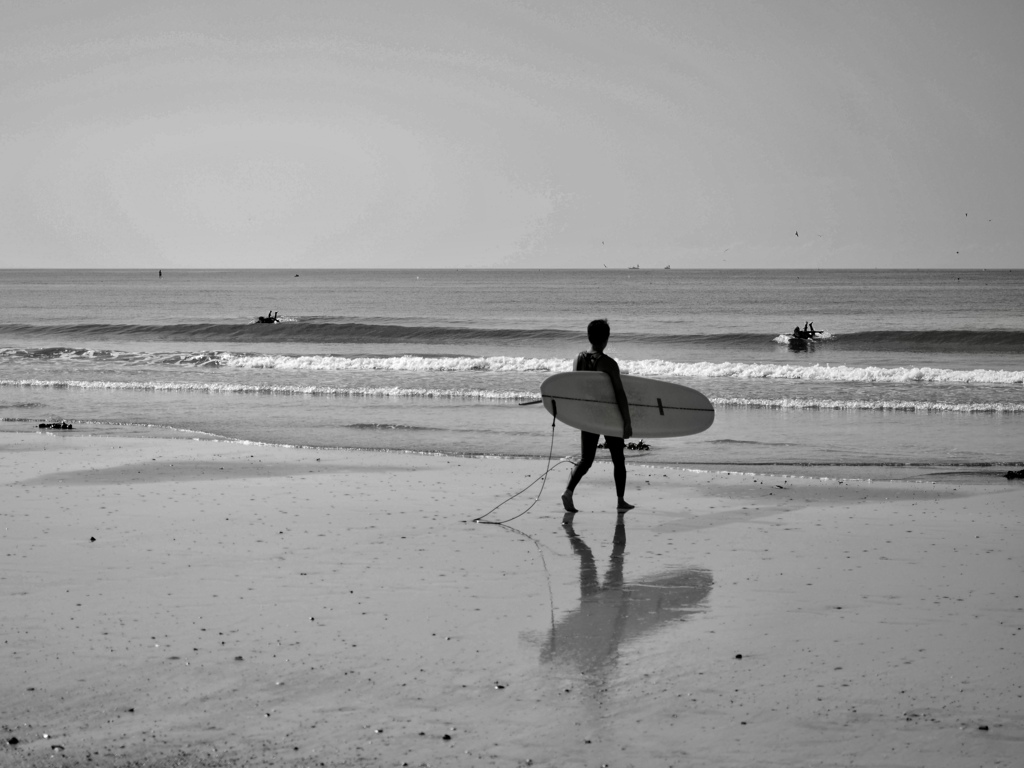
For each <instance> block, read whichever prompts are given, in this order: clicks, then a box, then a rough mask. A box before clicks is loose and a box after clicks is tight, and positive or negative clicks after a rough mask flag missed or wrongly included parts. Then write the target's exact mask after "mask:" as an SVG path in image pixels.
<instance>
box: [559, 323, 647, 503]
mask: <svg viewBox="0 0 1024 768" xmlns="http://www.w3.org/2000/svg"><path fill="white" fill-rule="evenodd" d="M609 336H611V328H609V326H608V321H607V320H594V321H593V322H592V323H591V324H590V325H588V326H587V338H588V339H589V340H590V349H589V350H587V351H586V352H580V353H579V354H578V355H577V356H576V368H575V369H576V370H577V371H603V372H604V373H607V374H608V377H609V378H610V379H611V380H612V389H613V390H614V392H615V400H616V402H617V403H618V405H619V413H621V414H622V426H623V429H622V436H621V437H620V436H618V435H605V438H604V443H605V446H606V447H607V448H608V452H609V453H610V454H611V456H612V465H613V467H614V473H613V474H614V477H615V494H616V496H618V504H617V505H616V509H617V510H618V511H619V512H620V513H622V512H626V511H628V510H630V509H633V505H632V504H630V503H628V502H627V501H626V499H625V498H624V497H625V493H626V457H625V456H624V455H623V448H624V447H625V442H626V440H628V439H629V438H630V436H632V434H633V424H632V422H631V421H630V418H629V402H628V401H627V400H626V392H625V391H624V390H623V389H622V378H621V377H620V375H619V364H618V363H616V362H615V361H614V360H613V359H612V358H610V357H608V355H606V354H605V353H604V348H605V347H606V346H608V337H609ZM598 439H599V435H595V434H594V433H593V432H580V463H579V464H577V465H576V469H574V470H573V472H572V475H571V476H570V477H569V485H568V486H567V487H566V489H565V493H563V494H562V506H563V507H565V513H566V514H565V516H564V517H563V518H562V522H563V523H567V522H572V515H574V514H575V513H576V512H577V511H578V510H577V509H576V507H575V506H574V505H573V503H572V493H573V491H574V490H576V486H577V485H579V482H580V480H582V479H583V476H584V475H585V474H587V471H588V470H589V469H590V467H591V465H592V464H593V463H594V457H595V456H596V455H597V441H598Z"/></svg>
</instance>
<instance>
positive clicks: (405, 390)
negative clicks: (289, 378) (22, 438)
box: [0, 379, 537, 400]
mask: <svg viewBox="0 0 1024 768" xmlns="http://www.w3.org/2000/svg"><path fill="white" fill-rule="evenodd" d="M0 386H2V387H26V388H41V389H82V390H116V391H121V392H191V393H196V394H240V395H320V396H327V397H381V398H426V399H436V400H524V399H530V398H535V397H536V396H537V393H535V392H516V391H498V390H486V389H431V388H427V387H324V386H308V387H303V386H271V385H264V384H225V383H216V382H172V381H73V380H67V381H58V380H42V379H22V380H13V379H0Z"/></svg>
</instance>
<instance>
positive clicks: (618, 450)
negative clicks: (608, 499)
mask: <svg viewBox="0 0 1024 768" xmlns="http://www.w3.org/2000/svg"><path fill="white" fill-rule="evenodd" d="M604 444H605V445H606V446H608V452H609V453H610V454H611V456H612V466H613V467H614V470H613V474H614V477H615V496H616V497H617V499H618V501H617V503H616V506H615V508H616V509H617V510H618V511H619V512H625V511H627V510H630V509H633V508H634V507H633V505H632V504H630V503H629V502H628V501H626V498H625V496H626V456H625V451H624V448H625V441H624V440H623V439H622V438H621V437H605V439H604Z"/></svg>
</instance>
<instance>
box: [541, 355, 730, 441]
mask: <svg viewBox="0 0 1024 768" xmlns="http://www.w3.org/2000/svg"><path fill="white" fill-rule="evenodd" d="M622 388H623V389H624V390H625V392H626V400H628V401H629V418H630V421H632V423H633V437H683V436H684V435H695V434H697V433H698V432H703V431H704V430H705V429H707V428H708V427H710V426H711V425H712V423H714V421H715V408H714V406H713V405H711V401H710V400H708V399H707V398H706V397H705V396H704V395H702V394H701V393H700V392H698V391H697V390H695V389H690V388H689V387H684V386H682V385H681V384H670V383H669V382H667V381H658V380H657V379H647V378H644V377H642V376H623V377H622ZM540 394H541V398H542V399H543V402H544V407H545V408H546V409H547V411H548V413H550V414H551V415H553V416H554V417H555V418H556V419H558V420H559V421H561V422H563V423H565V424H568V425H569V426H570V427H575V428H576V429H580V430H583V431H584V432H594V433H596V434H599V435H606V436H607V435H612V436H616V437H620V436H621V435H622V414H620V413H619V407H618V405H617V404H616V403H615V392H614V391H613V390H612V380H611V378H609V376H608V374H607V373H603V372H601V371H572V372H570V373H556V374H555V375H554V376H549V377H548V378H547V379H545V380H544V382H543V383H542V384H541V385H540Z"/></svg>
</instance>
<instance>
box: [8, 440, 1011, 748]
mask: <svg viewBox="0 0 1024 768" xmlns="http://www.w3.org/2000/svg"><path fill="white" fill-rule="evenodd" d="M630 460H631V461H634V462H642V457H630ZM0 468H2V475H0V514H2V521H0V522H2V524H0V527H2V534H3V537H2V547H0V610H2V625H0V637H2V641H0V691H2V695H0V736H2V740H3V741H2V743H0V765H5V766H6V765H11V766H29V765H40V764H46V765H99V766H108V765H109V766H127V765H138V766H220V765H257V766H264V765H266V766H271V765H273V766H293V765H296V766H307V765H308V766H317V765H358V766H377V765H381V766H400V765H406V764H407V765H410V766H418V765H434V766H440V765H443V766H521V765H527V764H530V763H531V761H532V764H533V765H552V766H555V765H557V766H595V767H596V766H601V765H609V766H752V765H758V766H851V765H853V766H958V767H959V766H975V765H976V766H995V765H1007V766H1011V765H1013V766H1020V765H1024V757H1022V755H1024V578H1022V576H1024V574H1022V565H1024V559H1022V546H1024V531H1022V527H1024V526H1022V521H1024V512H1022V510H1024V484H1022V483H1020V482H1007V483H1006V484H1005V485H1001V486H995V485H994V486H969V487H963V488H960V487H956V486H950V485H933V484H912V483H880V482H875V483H870V482H867V481H837V480H821V479H797V478H792V477H779V476H776V477H767V476H752V475H737V474H733V475H726V474H703V473H696V472H690V471H685V470H673V469H665V468H653V467H644V466H641V464H639V463H637V464H634V465H632V466H631V469H630V477H629V491H628V493H627V497H628V498H629V499H630V500H631V501H632V502H633V503H634V504H636V505H637V508H636V509H635V510H634V511H632V512H630V513H629V514H627V515H626V516H625V521H624V525H623V526H621V527H617V526H616V519H617V518H616V514H615V512H614V508H613V505H614V501H615V499H614V493H613V490H612V483H611V470H610V467H609V466H608V465H607V464H599V465H597V466H595V468H594V469H593V470H592V472H591V474H590V475H589V476H588V477H587V478H586V479H585V480H584V482H583V484H582V485H581V486H580V488H579V489H578V491H577V493H576V499H575V500H576V505H577V506H578V507H579V508H580V509H581V510H582V511H581V512H580V513H579V514H578V515H576V519H575V521H574V524H573V526H572V527H571V528H564V527H563V526H562V510H561V505H560V501H559V495H560V493H561V490H562V488H563V486H564V483H565V480H566V477H567V474H568V468H567V465H566V466H562V467H559V468H557V469H556V470H554V472H553V473H552V475H551V481H550V482H549V483H548V486H547V488H546V490H545V492H544V495H543V497H542V498H541V501H540V503H538V504H537V505H536V506H535V507H534V508H533V509H532V510H531V511H530V512H529V513H528V514H526V515H524V516H523V517H520V518H519V519H518V520H516V521H515V522H514V523H512V524H511V525H512V526H514V530H513V529H510V528H508V527H500V526H492V525H481V524H474V523H472V522H470V521H471V520H472V519H473V518H474V517H477V516H478V515H480V514H483V513H484V512H486V511H487V510H488V509H490V508H492V507H493V506H494V505H495V504H497V503H499V502H500V501H502V500H503V499H505V498H506V497H508V496H509V495H511V494H512V493H515V492H516V491H518V490H520V489H521V488H522V487H523V486H524V485H526V484H527V483H528V482H530V481H531V480H533V479H536V478H537V477H538V476H539V475H540V474H541V473H542V472H543V470H544V468H545V464H544V462H539V461H522V460H494V459H450V458H443V457H436V456H419V455H401V454H380V453H359V452H346V451H313V450H294V449H281V448H273V447H265V446H254V445H242V444H232V443H218V442H198V441H191V440H167V439H139V438H133V439H116V438H95V437H89V436H88V435H84V434H78V433H42V432H41V433H39V434H35V433H10V432H8V433H0ZM537 487H539V486H535V487H534V488H533V489H531V490H530V491H527V492H526V493H524V494H523V495H522V496H520V497H518V498H517V499H515V500H514V501H512V502H510V503H509V504H506V505H505V506H503V507H502V508H501V509H500V510H498V512H497V513H496V514H494V515H492V516H491V519H502V518H503V516H504V517H507V516H510V515H514V514H518V513H519V512H521V511H522V510H524V509H525V508H526V507H527V506H528V505H529V502H530V501H531V500H532V498H534V497H535V491H536V489H537ZM13 739H16V740H17V743H16V744H14V745H11V744H9V743H8V742H9V740H13Z"/></svg>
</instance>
